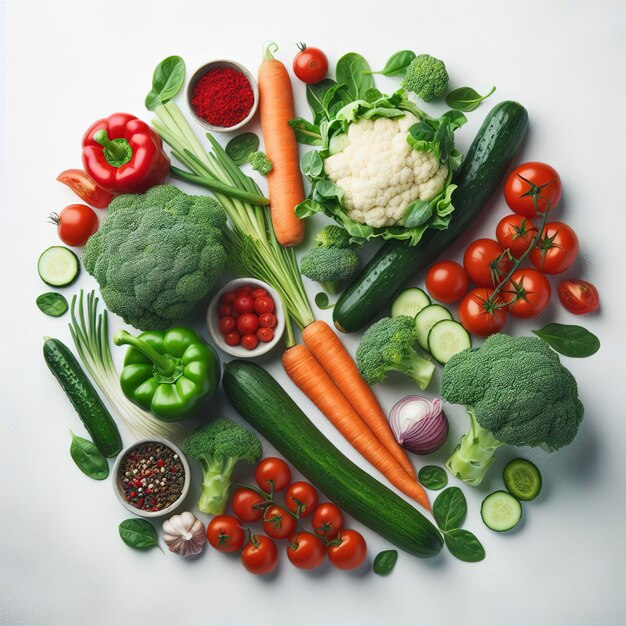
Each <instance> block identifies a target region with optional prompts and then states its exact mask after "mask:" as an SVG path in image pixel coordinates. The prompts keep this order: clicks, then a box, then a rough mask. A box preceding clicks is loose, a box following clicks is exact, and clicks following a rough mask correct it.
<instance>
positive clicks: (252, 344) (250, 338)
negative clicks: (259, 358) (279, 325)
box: [241, 335, 259, 350]
mask: <svg viewBox="0 0 626 626" xmlns="http://www.w3.org/2000/svg"><path fill="white" fill-rule="evenodd" d="M241 345H242V346H243V347H244V348H245V349H246V350H254V349H255V348H256V347H257V346H258V345H259V340H258V338H257V336H256V335H244V336H243V337H242V338H241Z"/></svg>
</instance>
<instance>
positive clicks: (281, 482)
mask: <svg viewBox="0 0 626 626" xmlns="http://www.w3.org/2000/svg"><path fill="white" fill-rule="evenodd" d="M254 478H255V479H256V484H257V485H258V486H259V487H261V489H263V491H267V492H268V493H272V492H274V491H282V490H283V489H285V488H286V487H287V485H289V483H290V482H291V470H290V469H289V465H287V463H285V461H283V460H282V459H279V458H277V457H275V456H268V457H266V458H265V459H261V461H260V462H259V464H258V465H257V466H256V470H255V472H254Z"/></svg>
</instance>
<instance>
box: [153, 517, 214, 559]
mask: <svg viewBox="0 0 626 626" xmlns="http://www.w3.org/2000/svg"><path fill="white" fill-rule="evenodd" d="M163 541H165V544H166V545H167V547H168V548H169V549H170V551H171V552H175V553H176V554H178V555H180V556H192V555H193V554H198V553H199V552H202V548H204V544H205V543H206V528H205V527H204V524H203V523H202V522H201V521H200V520H199V519H198V518H197V517H196V516H195V515H194V514H193V513H190V512H189V511H185V512H184V513H181V514H180V515H174V516H172V517H170V518H169V519H168V520H165V521H164V522H163Z"/></svg>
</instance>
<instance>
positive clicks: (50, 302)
mask: <svg viewBox="0 0 626 626" xmlns="http://www.w3.org/2000/svg"><path fill="white" fill-rule="evenodd" d="M36 303H37V306H38V307H39V310H40V311H41V312H42V313H45V314H46V315H50V317H60V316H61V315H63V313H65V311H67V309H68V304H67V300H66V299H65V296H63V295H61V294H60V293H56V292H55V291H48V292H46V293H42V294H41V295H40V296H37V300H36Z"/></svg>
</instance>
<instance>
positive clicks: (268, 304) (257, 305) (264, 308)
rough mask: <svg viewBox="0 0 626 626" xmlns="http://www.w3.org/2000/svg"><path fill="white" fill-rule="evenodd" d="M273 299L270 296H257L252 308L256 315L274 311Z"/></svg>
mask: <svg viewBox="0 0 626 626" xmlns="http://www.w3.org/2000/svg"><path fill="white" fill-rule="evenodd" d="M274 308H275V306H274V300H272V299H271V298H257V299H256V300H255V301H254V310H255V311H256V313H257V314H258V315H263V314H264V313H273V312H274Z"/></svg>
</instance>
